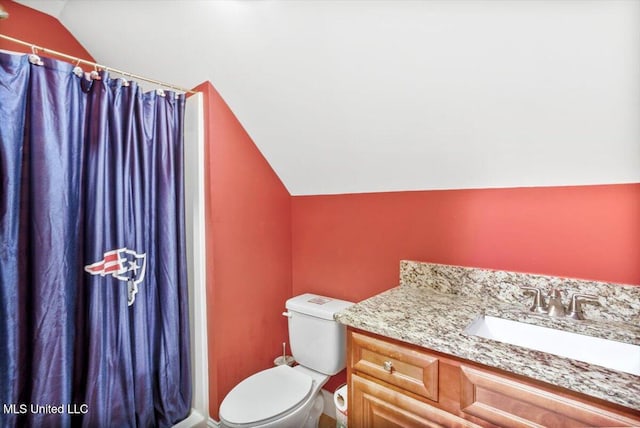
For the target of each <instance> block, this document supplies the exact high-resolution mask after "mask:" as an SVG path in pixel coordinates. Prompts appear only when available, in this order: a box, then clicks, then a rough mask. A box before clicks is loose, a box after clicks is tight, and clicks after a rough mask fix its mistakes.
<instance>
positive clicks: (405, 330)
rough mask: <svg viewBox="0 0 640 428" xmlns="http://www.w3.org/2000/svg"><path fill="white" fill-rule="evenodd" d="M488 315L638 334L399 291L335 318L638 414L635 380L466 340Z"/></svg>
mask: <svg viewBox="0 0 640 428" xmlns="http://www.w3.org/2000/svg"><path fill="white" fill-rule="evenodd" d="M482 314H485V315H493V316H498V317H501V318H506V319H512V320H517V321H521V322H527V323H531V324H536V325H542V326H546V327H553V328H558V329H561V330H568V331H573V332H576V333H582V334H588V335H591V336H597V337H603V338H609V339H615V340H618V341H622V342H626V343H632V344H637V345H640V327H639V326H638V325H636V324H635V323H634V324H631V323H624V322H620V321H610V320H604V321H597V322H596V321H589V320H586V321H574V320H571V319H553V318H549V317H544V316H539V315H535V314H532V313H529V312H527V311H526V310H525V309H524V307H523V306H518V305H514V304H511V303H508V302H505V301H504V300H500V299H495V298H492V297H489V296H486V295H485V296H483V297H477V296H471V295H460V294H450V293H443V292H442V291H438V290H434V289H433V288H429V287H419V286H412V285H401V286H399V287H396V288H393V289H390V290H388V291H386V292H383V293H381V294H378V295H376V296H374V297H371V298H369V299H367V300H364V301H362V302H360V303H358V304H356V305H354V306H352V307H350V308H349V309H347V310H345V311H343V312H341V313H339V314H337V315H336V319H337V320H338V321H339V322H341V323H342V324H345V325H348V326H351V327H354V328H358V329H361V330H365V331H368V332H372V333H376V334H379V335H382V336H386V337H389V338H392V339H397V340H401V341H403V342H407V343H411V344H414V345H418V346H421V347H424V348H427V349H431V350H434V351H438V352H442V353H445V354H449V355H452V356H455V357H459V358H463V359H467V360H470V361H474V362H477V363H480V364H484V365H487V366H490V367H495V368H499V369H503V370H506V371H508V372H512V373H515V374H519V375H523V376H527V377H529V378H532V379H536V380H539V381H543V382H547V383H550V384H553V385H557V386H560V387H564V388H567V389H569V390H573V391H577V392H580V393H583V394H586V395H590V396H593V397H597V398H600V399H604V400H606V401H609V402H613V403H617V404H620V405H622V406H625V407H629V408H631V409H635V410H640V376H636V375H632V374H629V373H624V372H620V371H615V370H611V369H607V368H604V367H601V366H596V365H593V364H589V363H584V362H581V361H576V360H571V359H568V358H563V357H559V356H556V355H552V354H548V353H544V352H538V351H534V350H530V349H527V348H523V347H519V346H514V345H510V344H506V343H502V342H498V341H494V340H489V339H484V338H481V337H477V336H472V335H468V334H466V333H465V329H466V327H467V326H469V325H470V324H471V323H472V322H473V321H474V320H475V319H476V318H477V317H478V316H480V315H482Z"/></svg>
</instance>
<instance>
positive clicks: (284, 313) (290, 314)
mask: <svg viewBox="0 0 640 428" xmlns="http://www.w3.org/2000/svg"><path fill="white" fill-rule="evenodd" d="M282 315H284V316H285V317H287V318H291V317H292V316H293V314H292V313H291V312H288V311H285V312H283V313H282Z"/></svg>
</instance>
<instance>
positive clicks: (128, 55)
mask: <svg viewBox="0 0 640 428" xmlns="http://www.w3.org/2000/svg"><path fill="white" fill-rule="evenodd" d="M20 3H23V4H25V5H28V6H31V7H34V8H36V9H40V10H43V11H45V12H47V13H51V14H54V15H56V16H57V17H58V18H59V19H60V21H61V22H62V23H63V24H64V25H65V26H66V27H67V28H68V29H69V30H70V31H71V32H72V33H73V34H74V35H75V36H76V38H77V39H78V40H79V41H80V42H81V43H82V44H83V45H84V46H85V47H86V48H87V49H88V50H89V52H91V53H92V55H94V57H95V58H96V59H97V60H98V61H99V62H100V63H104V64H106V65H110V66H113V67H116V68H121V69H125V70H129V71H131V72H134V73H137V74H142V75H147V76H150V77H154V78H157V79H160V80H165V81H169V82H173V83H175V84H179V85H182V86H187V87H192V86H195V85H197V84H199V83H201V82H202V81H204V80H210V81H211V82H212V83H213V85H214V86H215V87H216V88H217V89H218V91H219V92H220V93H221V94H222V96H223V97H224V98H225V100H226V101H227V102H228V104H229V105H230V106H231V108H232V109H233V111H234V112H235V114H236V115H237V117H238V118H239V120H240V122H241V123H242V124H243V126H244V127H245V128H246V130H247V131H248V133H249V134H250V135H251V137H252V138H253V140H254V141H255V143H256V145H257V146H258V148H259V149H260V150H261V151H262V153H263V154H264V156H265V157H266V158H267V160H268V161H269V163H270V164H271V165H272V166H273V168H274V169H275V171H276V173H277V174H278V175H279V177H280V178H281V179H282V181H283V182H284V184H285V186H286V187H287V188H288V190H289V191H290V192H291V194H293V195H306V194H333V193H352V192H374V191H395V190H425V189H443V188H482V187H515V186H547V185H573V184H601V183H625V182H640V0H629V1H625V0H622V1H617V0H600V1H598V0H585V1H580V0H566V1H563V0H504V1H497V0H496V1H493V0H443V1H402V0H400V1H399V0H390V1H366V0H354V1H349V0H341V1H329V0H326V1H325V0H318V1H304V0H299V1H267V0H261V1H258V0H256V1H248V0H228V1H195V0H191V1H179V0H173V1H172V0H164V1H143V0H128V1H115V0H113V1H90V0H68V1H66V2H65V1H62V2H61V1H55V2H51V1H48V0H46V1H42V0H41V1H37V0H22V1H20Z"/></svg>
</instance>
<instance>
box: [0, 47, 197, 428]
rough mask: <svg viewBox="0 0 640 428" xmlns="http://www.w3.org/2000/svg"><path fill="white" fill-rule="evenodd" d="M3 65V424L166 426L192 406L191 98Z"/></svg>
mask: <svg viewBox="0 0 640 428" xmlns="http://www.w3.org/2000/svg"><path fill="white" fill-rule="evenodd" d="M42 60H43V64H42V65H34V64H31V63H30V62H29V61H28V57H27V56H26V55H10V54H7V53H2V52H0V180H1V183H0V284H1V287H0V406H2V407H1V408H0V427H23V426H32V427H68V426H84V427H156V426H157V427H166V426H171V425H172V424H174V423H175V422H177V421H179V420H181V419H183V418H185V417H186V416H187V415H188V412H189V409H190V402H191V384H190V368H189V331H188V322H189V320H188V295H187V282H186V264H185V236H184V206H183V204H184V203H183V200H184V198H183V154H182V153H183V152H182V140H183V129H182V127H183V116H184V104H185V99H184V95H180V96H176V95H175V94H174V93H173V92H167V93H166V96H164V97H163V96H160V95H159V94H157V93H156V92H155V91H153V92H148V93H143V92H142V91H141V88H140V87H139V86H138V85H136V83H135V82H131V83H130V85H129V86H125V85H124V84H123V81H122V80H121V79H111V78H110V77H109V75H108V74H107V73H104V72H103V73H102V74H101V76H102V79H101V80H93V81H90V80H87V79H85V78H84V77H83V78H80V77H77V76H76V75H75V74H74V73H73V72H72V69H73V65H71V64H68V63H64V62H61V61H56V60H52V59H48V58H42Z"/></svg>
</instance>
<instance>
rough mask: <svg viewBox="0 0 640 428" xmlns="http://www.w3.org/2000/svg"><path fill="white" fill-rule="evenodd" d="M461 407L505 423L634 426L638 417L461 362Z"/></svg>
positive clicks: (492, 420)
mask: <svg viewBox="0 0 640 428" xmlns="http://www.w3.org/2000/svg"><path fill="white" fill-rule="evenodd" d="M461 395H462V396H461V397H460V408H461V409H462V411H463V412H464V413H466V414H469V415H473V416H476V417H478V418H481V419H484V420H486V421H490V422H492V423H494V424H497V425H499V426H502V427H514V428H517V427H567V428H570V427H576V428H578V427H579V428H582V427H635V426H640V424H639V421H638V419H635V418H633V419H631V418H628V417H626V416H624V415H621V414H617V413H614V412H612V411H608V410H606V409H603V408H600V407H595V406H593V405H591V404H589V403H588V402H586V401H582V400H576V399H572V398H567V397H563V396H560V395H557V394H554V393H552V392H550V391H547V390H544V389H540V388H537V387H535V386H532V385H528V384H525V383H523V382H519V381H517V380H514V379H510V378H509V377H505V376H500V375H497V374H494V373H490V372H487V371H484V370H478V369H476V368H474V367H468V366H461Z"/></svg>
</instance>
